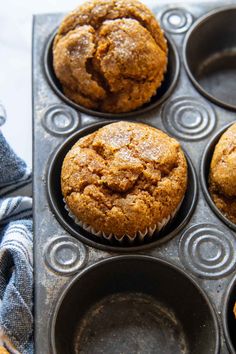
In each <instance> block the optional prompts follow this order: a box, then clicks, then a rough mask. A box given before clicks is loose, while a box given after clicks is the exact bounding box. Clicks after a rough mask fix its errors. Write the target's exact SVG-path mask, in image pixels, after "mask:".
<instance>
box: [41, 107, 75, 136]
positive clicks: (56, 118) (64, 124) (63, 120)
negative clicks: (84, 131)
mask: <svg viewBox="0 0 236 354" xmlns="http://www.w3.org/2000/svg"><path fill="white" fill-rule="evenodd" d="M79 123H80V116H79V113H77V112H76V111H75V110H74V109H72V108H70V107H68V106H66V105H64V104H54V105H52V106H50V107H48V108H47V109H46V110H45V112H44V115H43V120H42V124H43V126H44V127H45V129H46V130H47V131H48V132H49V133H51V134H55V135H64V134H70V133H73V132H74V131H75V130H76V129H78V127H79Z"/></svg>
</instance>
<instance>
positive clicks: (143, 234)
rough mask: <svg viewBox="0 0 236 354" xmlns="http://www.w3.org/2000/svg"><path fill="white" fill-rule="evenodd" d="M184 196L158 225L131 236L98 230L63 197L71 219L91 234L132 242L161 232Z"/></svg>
mask: <svg viewBox="0 0 236 354" xmlns="http://www.w3.org/2000/svg"><path fill="white" fill-rule="evenodd" d="M183 199H184V197H183V198H182V200H181V202H180V203H179V205H178V207H177V208H176V209H175V210H174V211H173V212H172V213H171V214H170V215H169V216H168V217H167V218H165V219H163V220H162V221H161V222H159V223H158V224H157V225H154V226H153V227H147V228H146V230H145V231H144V232H141V231H137V232H136V235H135V236H129V235H127V234H124V235H123V236H119V237H118V236H116V235H114V234H109V235H107V234H105V233H104V232H103V231H96V230H94V228H93V227H92V226H90V225H88V224H86V223H84V222H82V221H81V220H79V219H78V218H77V217H76V216H75V215H74V214H73V213H72V212H71V210H70V209H69V207H68V205H67V204H66V201H65V199H64V198H63V201H64V203H65V209H66V210H67V212H68V215H69V216H70V217H71V219H72V220H73V221H74V222H75V223H76V224H77V225H79V226H80V227H82V228H83V229H84V230H86V231H88V232H90V233H91V234H93V235H95V236H97V237H103V238H105V239H106V240H109V241H112V239H115V240H116V241H119V242H122V241H123V240H124V238H127V239H128V241H129V242H130V243H132V242H134V241H135V240H137V238H138V239H139V240H140V241H143V240H144V238H145V237H152V236H153V234H154V233H155V232H160V231H161V230H162V229H163V228H164V227H165V226H166V225H167V224H168V223H169V222H170V221H172V220H173V218H174V217H175V215H176V213H177V212H178V210H179V209H180V207H181V204H182V202H183Z"/></svg>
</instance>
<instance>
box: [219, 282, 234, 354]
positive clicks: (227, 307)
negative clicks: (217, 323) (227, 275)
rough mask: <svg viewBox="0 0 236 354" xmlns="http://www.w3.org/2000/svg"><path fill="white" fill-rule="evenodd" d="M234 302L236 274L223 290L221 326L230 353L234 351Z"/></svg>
mask: <svg viewBox="0 0 236 354" xmlns="http://www.w3.org/2000/svg"><path fill="white" fill-rule="evenodd" d="M235 302H236V276H234V277H233V279H232V280H231V282H230V284H229V285H228V288H227V290H226V292H225V298H224V306H223V313H222V315H223V327H224V334H225V338H226V344H227V346H228V349H229V351H230V353H232V354H235V353H236V337H235V321H236V319H235V315H234V313H233V308H234V305H235Z"/></svg>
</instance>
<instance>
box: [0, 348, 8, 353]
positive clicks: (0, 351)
mask: <svg viewBox="0 0 236 354" xmlns="http://www.w3.org/2000/svg"><path fill="white" fill-rule="evenodd" d="M0 354H10V353H9V352H8V351H7V350H6V349H5V348H4V347H0Z"/></svg>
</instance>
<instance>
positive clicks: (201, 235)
mask: <svg viewBox="0 0 236 354" xmlns="http://www.w3.org/2000/svg"><path fill="white" fill-rule="evenodd" d="M235 250H236V240H235V238H234V237H233V235H232V234H231V232H230V231H229V230H227V229H225V228H223V227H220V228H219V227H216V226H215V225H212V224H197V225H194V226H191V227H190V228H189V229H187V230H186V231H185V232H184V234H183V236H182V237H181V240H180V243H179V256H180V259H181V261H182V262H183V264H184V266H185V268H186V269H188V270H190V272H192V273H193V274H196V275H198V276H200V277H202V278H220V277H222V276H223V275H225V274H228V273H230V272H231V271H232V270H233V269H234V267H235V264H236V253H235Z"/></svg>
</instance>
